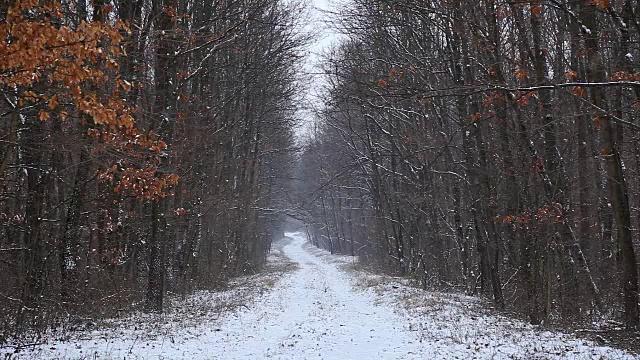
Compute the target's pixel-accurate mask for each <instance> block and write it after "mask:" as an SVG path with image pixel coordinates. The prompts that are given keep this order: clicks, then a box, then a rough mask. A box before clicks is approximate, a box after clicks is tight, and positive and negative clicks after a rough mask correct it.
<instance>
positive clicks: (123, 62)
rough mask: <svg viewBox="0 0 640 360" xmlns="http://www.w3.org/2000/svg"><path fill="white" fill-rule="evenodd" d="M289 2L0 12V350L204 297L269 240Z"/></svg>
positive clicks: (273, 231)
mask: <svg viewBox="0 0 640 360" xmlns="http://www.w3.org/2000/svg"><path fill="white" fill-rule="evenodd" d="M302 10H303V9H302V8H301V6H300V4H298V3H296V2H293V1H292V2H286V3H284V2H279V1H272V0H228V1H227V0H225V1H222V0H221V1H210V0H93V1H87V0H8V1H7V0H3V1H1V2H0V118H1V119H2V121H1V122H0V224H1V230H0V284H1V286H0V319H1V322H0V343H1V342H2V340H3V339H5V340H6V339H8V338H12V337H14V336H22V335H24V334H28V333H33V332H32V331H31V330H38V329H39V330H42V329H46V328H48V327H49V326H54V325H61V324H65V323H69V322H70V323H74V322H78V321H81V323H82V324H86V322H87V321H90V320H88V319H94V318H95V317H100V316H114V315H117V314H120V313H121V312H128V311H131V310H136V309H144V310H146V311H150V312H161V311H162V308H163V296H165V294H167V293H168V292H172V293H173V294H188V293H190V292H191V291H193V290H195V289H216V288H218V287H220V286H222V285H224V283H225V281H227V279H228V278H230V277H232V276H237V275H242V274H250V273H253V272H255V271H257V270H258V269H259V268H260V266H261V265H262V264H263V263H264V261H265V257H266V254H267V252H268V250H269V246H270V243H271V240H272V237H274V236H276V235H277V234H280V235H281V234H282V230H281V229H280V226H281V225H280V224H281V223H282V221H281V219H280V218H281V215H279V214H278V213H276V212H274V211H271V210H270V209H274V208H277V207H278V206H279V205H278V204H279V202H280V201H282V199H283V198H284V197H283V196H282V194H283V192H284V190H285V188H284V185H283V184H285V182H283V181H282V180H281V174H286V173H287V172H288V171H289V170H288V167H290V166H291V165H292V164H293V159H294V157H293V155H294V153H293V146H294V138H293V135H294V134H293V129H294V126H293V123H294V120H295V111H294V110H295V104H296V101H297V96H298V95H297V90H296V89H297V83H298V81H299V80H300V74H299V70H298V69H299V68H300V62H301V60H300V59H301V57H300V54H299V53H300V51H301V50H302V49H303V48H302V46H303V45H304V44H305V41H306V40H305V39H304V37H303V36H301V35H300V31H299V30H300V26H299V25H298V19H297V17H298V15H299V14H300V12H301V11H302Z"/></svg>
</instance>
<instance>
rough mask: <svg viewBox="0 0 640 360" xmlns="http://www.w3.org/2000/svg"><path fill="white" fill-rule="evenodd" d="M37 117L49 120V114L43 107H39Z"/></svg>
mask: <svg viewBox="0 0 640 360" xmlns="http://www.w3.org/2000/svg"><path fill="white" fill-rule="evenodd" d="M38 117H39V118H40V120H42V121H46V120H49V114H48V113H47V112H46V111H44V109H40V114H39V115H38Z"/></svg>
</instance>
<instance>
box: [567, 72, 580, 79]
mask: <svg viewBox="0 0 640 360" xmlns="http://www.w3.org/2000/svg"><path fill="white" fill-rule="evenodd" d="M564 77H565V78H567V80H573V79H575V78H577V77H578V73H577V72H575V71H573V70H568V71H567V72H565V73H564Z"/></svg>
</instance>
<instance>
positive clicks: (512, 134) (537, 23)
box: [299, 0, 640, 327]
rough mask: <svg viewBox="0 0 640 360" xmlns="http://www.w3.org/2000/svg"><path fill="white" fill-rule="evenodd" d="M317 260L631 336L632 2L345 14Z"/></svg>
mask: <svg viewBox="0 0 640 360" xmlns="http://www.w3.org/2000/svg"><path fill="white" fill-rule="evenodd" d="M334 18H335V25H336V27H337V28H338V29H339V30H340V31H341V32H342V34H343V38H344V41H342V42H341V43H340V44H339V45H338V46H336V47H335V48H334V49H333V50H332V51H330V52H329V53H327V54H326V58H327V59H326V61H325V62H324V64H323V66H324V72H325V73H326V74H327V77H328V80H327V81H328V84H327V86H326V90H325V91H324V92H323V105H322V106H320V107H319V109H318V115H319V120H318V122H317V124H316V126H315V127H314V129H313V131H312V133H311V134H310V136H309V141H308V144H307V146H306V149H305V151H304V153H303V154H302V155H301V168H300V169H299V174H300V176H301V177H303V179H304V181H303V182H301V183H300V186H299V190H300V192H301V194H302V196H303V198H304V203H303V205H304V207H305V209H306V216H307V222H308V224H309V225H308V227H307V230H308V232H309V234H310V236H311V238H312V239H313V241H314V243H316V244H317V245H319V246H322V247H325V248H326V249H329V250H331V251H332V252H335V253H344V254H356V255H359V256H360V257H361V258H362V259H365V260H366V261H368V262H369V263H371V264H373V265H377V266H379V267H382V268H383V269H386V270H387V271H391V272H393V273H396V274H399V275H403V276H408V277H411V278H414V279H416V280H417V281H419V283H420V284H422V286H423V287H425V288H430V289H448V290H452V291H464V292H466V293H468V294H476V295H481V296H486V297H487V298H490V299H491V300H492V301H493V303H494V304H495V306H496V308H499V309H506V310H509V311H516V312H519V313H520V314H522V315H523V316H526V317H528V319H529V320H530V321H531V323H533V324H541V323H542V324H545V325H546V324H553V323H556V324H557V323H564V324H566V323H573V324H576V323H579V322H583V321H594V320H601V319H611V320H617V321H622V322H624V323H625V324H626V325H627V326H629V327H635V326H637V325H638V322H639V321H638V266H637V258H636V253H637V251H638V249H640V239H639V229H640V111H639V106H640V102H639V100H640V83H639V82H638V80H640V69H639V68H638V64H639V61H640V47H639V45H638V41H640V1H637V0H486V1H485V0H474V1H468V0H424V1H413V0H349V1H347V5H346V6H345V8H344V11H341V12H340V13H338V14H334Z"/></svg>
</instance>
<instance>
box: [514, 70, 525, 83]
mask: <svg viewBox="0 0 640 360" xmlns="http://www.w3.org/2000/svg"><path fill="white" fill-rule="evenodd" d="M513 76H515V77H516V79H518V80H520V81H522V80H524V79H526V78H528V77H529V75H528V74H527V70H525V69H518V70H516V72H514V73H513Z"/></svg>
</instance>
